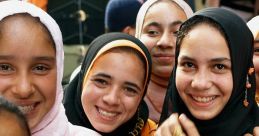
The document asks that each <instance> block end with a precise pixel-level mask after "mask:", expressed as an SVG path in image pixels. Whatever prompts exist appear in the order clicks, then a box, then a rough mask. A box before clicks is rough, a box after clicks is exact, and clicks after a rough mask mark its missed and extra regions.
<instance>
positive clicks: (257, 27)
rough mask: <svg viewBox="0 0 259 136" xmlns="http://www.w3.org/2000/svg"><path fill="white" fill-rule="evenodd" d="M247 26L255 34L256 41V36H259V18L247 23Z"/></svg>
mask: <svg viewBox="0 0 259 136" xmlns="http://www.w3.org/2000/svg"><path fill="white" fill-rule="evenodd" d="M247 25H248V27H249V29H250V30H251V32H252V33H253V35H254V39H255V38H256V36H257V35H258V34H259V16H256V17H254V18H252V19H251V20H250V21H248V22H247Z"/></svg>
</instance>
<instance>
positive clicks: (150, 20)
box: [140, 1, 187, 78]
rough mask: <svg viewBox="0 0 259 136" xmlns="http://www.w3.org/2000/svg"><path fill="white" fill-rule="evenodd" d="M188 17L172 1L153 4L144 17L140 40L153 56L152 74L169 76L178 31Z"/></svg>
mask: <svg viewBox="0 0 259 136" xmlns="http://www.w3.org/2000/svg"><path fill="white" fill-rule="evenodd" d="M186 19H187V17H186V15H185V13H184V11H183V10H182V9H181V8H180V7H179V6H178V5H176V3H174V2H171V1H163V2H158V3H155V4H154V5H152V6H151V7H150V8H149V10H148V11H147V14H146V16H145V19H144V24H143V28H142V34H141V36H140V40H141V41H142V42H143V43H144V44H145V45H146V46H147V48H148V50H149V52H150V54H151V57H152V74H154V75H156V76H159V77H163V78H169V77H170V74H171V72H172V69H173V66H174V59H175V54H174V52H175V42H176V32H177V31H178V29H179V27H180V25H181V24H182V22H184V21H185V20H186Z"/></svg>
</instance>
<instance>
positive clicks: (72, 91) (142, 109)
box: [64, 33, 151, 136]
mask: <svg viewBox="0 0 259 136" xmlns="http://www.w3.org/2000/svg"><path fill="white" fill-rule="evenodd" d="M115 47H130V48H133V49H136V50H137V51H139V52H140V53H141V54H142V55H143V57H144V58H146V70H145V71H146V77H145V87H144V91H145V92H144V95H145V93H146V90H147V86H148V82H149V79H150V73H151V57H150V55H149V52H148V50H147V48H146V47H145V46H144V45H143V44H142V43H141V42H140V41H139V40H138V39H136V38H135V37H133V36H130V35H127V34H124V33H107V34H103V35H101V36H99V37H97V38H96V39H95V40H94V41H93V42H92V43H91V44H90V46H89V48H88V51H87V53H86V56H85V58H84V61H83V64H82V67H81V70H80V72H79V73H78V74H77V76H76V77H75V78H74V79H73V80H72V82H70V83H69V84H68V86H67V87H66V88H65V97H64V105H65V108H66V114H67V116H68V119H69V121H70V122H72V123H73V124H76V125H80V126H84V127H87V128H90V129H93V130H96V129H95V128H94V127H93V126H92V125H91V123H90V122H89V120H88V118H87V116H86V115H85V113H84V110H83V106H82V102H81V95H82V85H83V83H84V81H83V80H84V79H85V76H87V75H88V73H89V71H90V69H91V67H92V65H93V63H94V62H95V60H96V59H97V58H98V57H99V56H100V55H101V54H103V53H105V52H106V51H108V50H110V49H112V48H115ZM144 95H143V96H144ZM147 119H148V108H147V105H146V103H145V102H144V100H143V98H142V100H141V102H140V104H139V105H138V111H137V112H136V113H135V115H134V116H133V117H132V118H131V119H130V120H129V121H128V122H126V123H124V124H123V125H121V126H120V127H119V128H117V129H116V130H114V131H113V132H111V133H101V132H100V133H101V134H102V135H104V136H126V135H131V132H133V131H135V130H137V133H138V134H137V135H140V133H141V131H142V127H143V126H142V127H141V129H136V128H138V127H139V125H140V124H141V123H140V122H144V123H145V122H146V121H147ZM142 125H143V123H142ZM140 126H141V125H140ZM96 131H97V130H96Z"/></svg>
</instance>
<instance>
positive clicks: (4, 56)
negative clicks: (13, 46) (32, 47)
mask: <svg viewBox="0 0 259 136" xmlns="http://www.w3.org/2000/svg"><path fill="white" fill-rule="evenodd" d="M10 59H14V56H11V55H0V60H10Z"/></svg>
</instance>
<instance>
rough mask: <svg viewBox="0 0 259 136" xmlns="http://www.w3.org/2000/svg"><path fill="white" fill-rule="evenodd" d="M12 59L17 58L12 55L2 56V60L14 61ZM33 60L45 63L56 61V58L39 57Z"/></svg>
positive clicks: (0, 57)
mask: <svg viewBox="0 0 259 136" xmlns="http://www.w3.org/2000/svg"><path fill="white" fill-rule="evenodd" d="M12 59H15V56H12V55H0V60H12ZM32 60H35V61H42V60H45V61H55V60H56V58H55V57H52V56H39V57H33V58H32Z"/></svg>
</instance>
